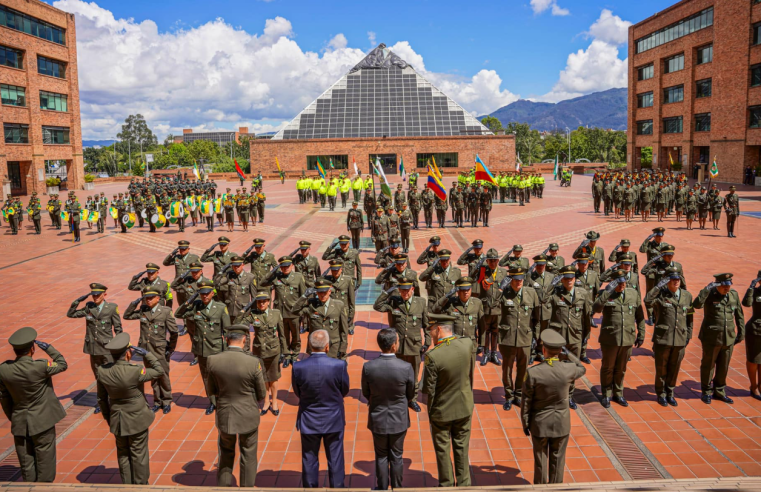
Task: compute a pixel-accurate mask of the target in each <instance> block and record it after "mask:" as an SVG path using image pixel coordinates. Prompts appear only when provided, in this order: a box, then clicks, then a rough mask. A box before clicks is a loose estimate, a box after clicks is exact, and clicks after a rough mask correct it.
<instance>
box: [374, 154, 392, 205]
mask: <svg viewBox="0 0 761 492" xmlns="http://www.w3.org/2000/svg"><path fill="white" fill-rule="evenodd" d="M374 166H375V172H376V173H377V174H378V176H380V177H381V178H383V182H382V183H381V184H380V187H381V192H382V193H383V194H384V195H386V196H387V197H389V198H391V187H390V186H389V185H388V180H387V179H386V173H385V172H383V166H381V162H380V157H379V156H377V155H376V156H375V164H374Z"/></svg>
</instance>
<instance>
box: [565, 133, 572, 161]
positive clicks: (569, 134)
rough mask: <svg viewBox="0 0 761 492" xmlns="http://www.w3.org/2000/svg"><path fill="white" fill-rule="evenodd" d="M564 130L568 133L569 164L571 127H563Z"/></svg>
mask: <svg viewBox="0 0 761 492" xmlns="http://www.w3.org/2000/svg"><path fill="white" fill-rule="evenodd" d="M565 131H566V133H567V134H568V164H571V129H570V128H568V127H565Z"/></svg>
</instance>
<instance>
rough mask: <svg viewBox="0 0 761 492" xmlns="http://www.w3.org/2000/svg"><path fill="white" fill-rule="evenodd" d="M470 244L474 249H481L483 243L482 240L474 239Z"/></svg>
mask: <svg viewBox="0 0 761 492" xmlns="http://www.w3.org/2000/svg"><path fill="white" fill-rule="evenodd" d="M470 244H472V245H473V247H475V248H480V247H482V246H483V245H484V241H483V239H475V240H474V241H473V242H472V243H470Z"/></svg>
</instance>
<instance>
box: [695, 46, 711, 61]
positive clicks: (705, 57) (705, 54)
mask: <svg viewBox="0 0 761 492" xmlns="http://www.w3.org/2000/svg"><path fill="white" fill-rule="evenodd" d="M697 60H698V65H702V64H704V63H710V62H712V61H713V45H712V44H709V45H708V46H703V47H702V48H698V56H697Z"/></svg>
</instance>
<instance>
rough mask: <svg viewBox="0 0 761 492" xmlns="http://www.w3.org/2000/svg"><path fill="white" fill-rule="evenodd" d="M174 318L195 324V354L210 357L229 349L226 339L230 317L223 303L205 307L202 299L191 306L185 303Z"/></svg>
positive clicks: (213, 303) (212, 301) (210, 303)
mask: <svg viewBox="0 0 761 492" xmlns="http://www.w3.org/2000/svg"><path fill="white" fill-rule="evenodd" d="M207 308H208V310H207ZM174 316H175V317H176V318H184V319H188V320H192V321H193V322H194V323H195V326H196V328H195V333H193V353H194V354H196V355H200V356H202V357H208V356H210V355H214V354H218V353H220V352H222V351H223V350H224V349H225V348H226V347H227V343H226V342H225V338H224V337H225V332H226V331H227V328H229V326H230V315H229V314H228V312H227V306H225V305H224V304H222V303H221V302H218V301H214V300H211V301H209V304H208V305H204V303H203V302H202V301H201V300H200V299H196V300H195V301H193V302H192V303H191V304H188V303H185V304H183V305H182V306H180V308H179V309H178V310H177V312H176V313H174Z"/></svg>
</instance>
